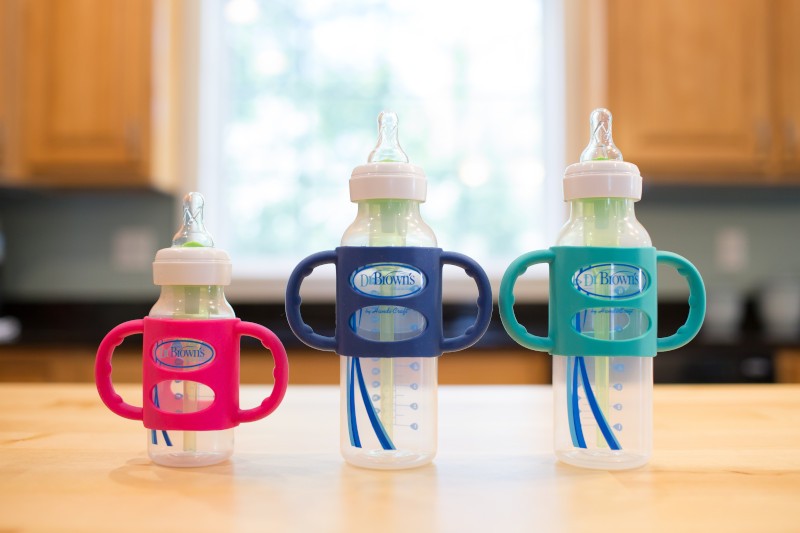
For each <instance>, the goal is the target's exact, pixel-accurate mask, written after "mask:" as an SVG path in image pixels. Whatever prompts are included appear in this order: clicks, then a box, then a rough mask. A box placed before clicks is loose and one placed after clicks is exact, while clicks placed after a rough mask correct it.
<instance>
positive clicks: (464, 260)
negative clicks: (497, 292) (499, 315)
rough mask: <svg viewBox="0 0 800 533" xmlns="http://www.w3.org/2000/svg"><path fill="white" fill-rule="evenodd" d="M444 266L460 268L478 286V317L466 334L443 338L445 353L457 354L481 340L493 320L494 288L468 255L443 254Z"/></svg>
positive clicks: (465, 331) (442, 345) (481, 269)
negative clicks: (456, 352)
mask: <svg viewBox="0 0 800 533" xmlns="http://www.w3.org/2000/svg"><path fill="white" fill-rule="evenodd" d="M441 262H442V264H443V265H453V266H456V267H460V268H462V269H463V270H464V272H466V274H467V275H468V276H469V277H470V278H472V279H473V280H474V281H475V284H476V285H477V286H478V301H477V304H478V315H477V316H476V317H475V322H473V323H472V324H471V325H470V326H469V327H468V328H467V329H466V330H464V333H462V334H461V335H459V336H457V337H450V338H443V339H442V342H441V348H442V351H443V352H455V351H458V350H463V349H465V348H469V347H470V346H472V345H473V344H475V343H476V342H478V341H479V340H480V338H481V337H482V336H483V334H484V333H486V330H487V329H489V322H490V320H491V319H492V286H491V284H490V283H489V277H488V276H487V275H486V272H485V271H484V270H483V268H481V266H480V265H479V264H478V263H477V262H475V261H474V260H473V259H471V258H469V257H467V256H466V255H463V254H459V253H456V252H442V255H441Z"/></svg>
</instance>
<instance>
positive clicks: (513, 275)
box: [499, 250, 556, 352]
mask: <svg viewBox="0 0 800 533" xmlns="http://www.w3.org/2000/svg"><path fill="white" fill-rule="evenodd" d="M555 257H556V255H555V253H553V251H552V250H536V251H533V252H528V253H527V254H524V255H521V256H520V257H518V258H517V259H515V260H514V261H513V262H512V263H511V265H509V267H508V269H507V270H506V273H505V274H503V279H502V281H501V282H500V295H499V308H500V320H501V321H502V322H503V326H505V328H506V331H507V332H508V334H509V336H510V337H511V338H512V339H514V340H515V341H517V342H518V343H519V344H520V345H522V346H524V347H526V348H529V349H531V350H539V351H542V352H549V351H551V350H552V349H553V345H554V343H553V339H552V338H551V337H550V336H549V335H548V336H547V337H540V336H538V335H532V334H531V333H528V330H527V329H525V326H523V325H522V324H520V323H519V321H518V320H517V317H516V315H515V314H514V285H516V283H517V279H518V278H519V277H520V276H521V275H522V274H524V273H525V271H526V270H528V268H529V267H531V266H533V265H536V264H540V263H547V264H552V263H553V261H554V260H555Z"/></svg>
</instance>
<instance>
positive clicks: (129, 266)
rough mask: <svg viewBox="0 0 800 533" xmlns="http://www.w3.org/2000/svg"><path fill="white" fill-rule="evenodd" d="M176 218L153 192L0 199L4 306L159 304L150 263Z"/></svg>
mask: <svg viewBox="0 0 800 533" xmlns="http://www.w3.org/2000/svg"><path fill="white" fill-rule="evenodd" d="M175 213H176V204H175V201H174V200H173V198H172V197H170V196H167V195H164V194H159V193H156V192H150V191H131V190H120V191H102V192H95V191H92V192H86V191H51V190H42V191H39V190H36V191H19V190H3V191H0V231H2V233H3V235H4V239H5V260H4V262H3V264H2V271H1V272H2V280H1V285H0V287H1V288H2V293H1V294H2V298H3V299H5V300H15V301H47V300H55V301H87V300H88V301H114V300H121V299H132V300H135V301H141V300H147V301H153V300H154V299H155V298H157V296H158V290H157V289H156V288H155V287H154V286H153V283H152V276H153V274H152V268H151V263H152V261H153V257H154V255H155V253H156V251H157V250H158V249H159V248H163V247H165V246H169V244H170V238H171V233H170V232H165V231H164V228H170V229H172V228H173V227H174V226H175V220H177V218H176V214H175Z"/></svg>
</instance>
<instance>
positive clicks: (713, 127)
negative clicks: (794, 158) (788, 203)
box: [608, 0, 775, 183]
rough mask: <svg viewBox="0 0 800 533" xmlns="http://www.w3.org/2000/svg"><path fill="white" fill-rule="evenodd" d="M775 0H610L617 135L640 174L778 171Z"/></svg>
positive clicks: (611, 94) (746, 176) (725, 176)
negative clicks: (772, 108)
mask: <svg viewBox="0 0 800 533" xmlns="http://www.w3.org/2000/svg"><path fill="white" fill-rule="evenodd" d="M770 4H771V3H770V2H764V1H762V0H706V1H703V2H696V1H694V0H669V1H667V0H659V1H652V2H640V1H637V0H609V2H608V28H609V32H608V99H609V102H608V104H609V106H610V109H611V111H612V112H613V113H614V119H615V121H614V123H615V127H614V138H615V140H616V142H617V145H618V146H619V147H620V149H621V150H622V153H623V155H624V156H625V159H626V160H628V161H633V162H635V163H636V164H637V165H638V166H639V167H640V169H641V171H642V174H643V175H645V176H647V177H648V178H652V179H653V180H654V181H655V180H658V179H659V178H662V179H669V180H670V181H675V180H682V181H686V182H689V183H694V182H696V181H697V178H696V176H698V175H701V176H706V177H707V179H708V180H710V181H712V182H718V183H731V182H736V181H739V182H742V181H750V180H752V179H753V177H754V176H758V175H764V176H766V175H767V174H768V173H770V172H771V171H772V169H771V168H770V166H769V164H770V162H771V160H772V159H773V157H774V156H773V151H774V146H775V142H774V136H773V135H772V128H773V122H772V116H771V111H770V106H771V99H770V96H771V94H770V88H771V86H772V85H773V83H774V82H773V79H772V74H773V73H772V71H771V61H772V58H771V46H770V32H771V29H772V26H771V18H770V16H771V10H770ZM763 181H765V182H766V181H768V180H767V178H763Z"/></svg>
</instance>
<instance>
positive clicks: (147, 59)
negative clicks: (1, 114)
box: [22, 0, 152, 186]
mask: <svg viewBox="0 0 800 533" xmlns="http://www.w3.org/2000/svg"><path fill="white" fill-rule="evenodd" d="M25 8H26V9H25V13H24V19H23V21H22V24H23V27H24V34H25V41H24V58H25V61H24V65H25V66H24V72H23V77H24V85H25V93H24V100H23V102H22V104H23V108H24V132H23V133H24V139H25V153H24V158H25V164H26V168H27V173H28V174H29V179H32V180H38V181H42V180H44V181H45V182H48V181H50V180H53V179H54V178H53V176H54V175H56V176H57V175H63V174H68V175H69V179H68V180H65V179H61V180H57V181H56V184H61V185H79V184H95V185H105V186H115V185H131V184H134V183H136V182H137V181H138V182H139V183H146V178H147V172H148V171H149V169H148V163H149V150H150V141H149V139H150V136H149V132H150V127H151V117H150V115H151V108H150V106H151V104H150V102H151V95H150V91H151V87H150V84H151V70H150V69H151V67H152V63H151V52H152V50H151V42H150V36H151V27H150V25H151V2H149V1H140V0H36V1H34V2H27V3H26V4H25ZM109 176H111V178H110V179H109ZM98 180H102V181H98ZM83 182H85V183H83Z"/></svg>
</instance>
